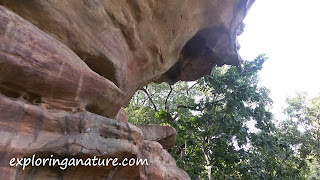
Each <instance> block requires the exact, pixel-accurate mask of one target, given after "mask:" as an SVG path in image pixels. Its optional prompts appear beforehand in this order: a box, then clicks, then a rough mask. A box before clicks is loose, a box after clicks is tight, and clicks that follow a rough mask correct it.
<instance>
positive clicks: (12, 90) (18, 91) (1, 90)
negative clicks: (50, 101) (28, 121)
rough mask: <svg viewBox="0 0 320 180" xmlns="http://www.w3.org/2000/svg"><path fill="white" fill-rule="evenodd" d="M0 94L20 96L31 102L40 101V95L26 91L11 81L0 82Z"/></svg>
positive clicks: (38, 102)
mask: <svg viewBox="0 0 320 180" xmlns="http://www.w3.org/2000/svg"><path fill="white" fill-rule="evenodd" d="M0 94H3V95H5V96H7V97H9V98H13V99H17V98H20V97H22V98H23V99H24V100H26V101H28V102H29V103H31V104H40V103H42V100H41V96H39V95H36V94H33V93H30V92H27V91H25V90H24V89H23V88H21V87H19V86H17V85H14V84H11V83H0Z"/></svg>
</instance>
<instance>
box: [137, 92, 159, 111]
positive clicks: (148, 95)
mask: <svg viewBox="0 0 320 180" xmlns="http://www.w3.org/2000/svg"><path fill="white" fill-rule="evenodd" d="M141 90H142V91H143V92H144V93H146V95H147V97H148V99H149V100H150V102H151V104H152V105H153V108H154V111H156V112H158V108H157V106H156V104H155V103H154V101H153V99H152V98H151V96H150V94H149V93H148V91H147V89H146V88H141Z"/></svg>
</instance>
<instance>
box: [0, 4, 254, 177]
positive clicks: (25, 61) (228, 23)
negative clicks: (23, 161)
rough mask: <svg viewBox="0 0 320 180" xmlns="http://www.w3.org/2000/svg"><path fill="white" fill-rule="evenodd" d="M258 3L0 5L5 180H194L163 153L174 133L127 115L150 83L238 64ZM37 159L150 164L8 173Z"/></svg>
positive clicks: (0, 154)
mask: <svg viewBox="0 0 320 180" xmlns="http://www.w3.org/2000/svg"><path fill="white" fill-rule="evenodd" d="M252 3H253V1H252V0H228V1H226V0H198V1H193V0H175V1H169V0H165V1H155V0H132V1H131V0H130V1H126V0H68V1H60V0H50V1H49V0H32V1H23V0H15V1H12V0H0V135H1V136H0V137H1V139H0V179H188V176H187V174H186V173H185V172H183V171H182V170H180V169H179V168H177V167H176V165H175V162H174V160H173V159H172V157H171V156H170V154H169V153H168V152H167V151H166V150H165V149H163V148H170V147H172V146H173V144H174V139H175V131H174V130H172V129H170V127H169V128H168V127H141V130H142V131H141V130H140V129H139V128H138V127H135V126H133V125H131V124H130V123H128V122H127V117H126V114H125V111H124V110H123V107H124V106H125V105H126V104H127V103H128V102H129V100H130V98H131V97H132V95H133V94H134V92H135V91H136V90H137V89H139V88H141V87H142V86H144V85H146V84H148V83H150V82H152V81H153V82H163V81H166V82H169V83H174V82H176V81H178V80H186V81H187V80H195V79H197V78H199V77H201V76H204V75H206V74H210V72H211V70H212V68H213V67H214V66H220V65H223V64H233V65H237V64H239V63H240V62H241V58H240V57H239V56H238V53H237V50H238V48H239V46H238V44H237V40H236V36H237V35H239V34H240V33H241V32H242V31H243V26H244V25H243V23H242V20H243V18H244V17H245V15H246V13H247V11H248V9H249V8H250V6H251V5H252ZM150 128H153V130H152V131H153V133H151V134H150V133H148V129H150ZM164 132H165V133H164ZM156 141H157V142H156ZM158 142H159V143H158ZM33 154H35V155H37V156H39V157H48V156H50V155H54V156H55V157H58V158H64V157H68V158H72V157H78V158H87V157H93V156H98V157H103V158H107V157H112V158H119V159H123V158H126V157H136V158H147V159H148V160H149V163H150V165H148V166H133V167H113V166H108V167H83V166H77V167H68V168H67V170H64V171H63V170H60V169H59V168H56V167H42V166H41V167H31V166H28V167H27V168H26V169H25V170H22V169H21V167H20V166H18V167H11V166H10V165H9V161H10V159H11V158H13V157H14V158H21V157H31V156H32V155H33Z"/></svg>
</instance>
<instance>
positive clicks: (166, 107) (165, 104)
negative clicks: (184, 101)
mask: <svg viewBox="0 0 320 180" xmlns="http://www.w3.org/2000/svg"><path fill="white" fill-rule="evenodd" d="M169 87H170V92H169V93H168V95H167V98H166V101H165V103H164V108H165V110H166V111H167V112H168V109H169V107H168V106H167V103H168V99H169V96H170V94H171V93H172V90H173V89H172V87H171V85H170V84H169Z"/></svg>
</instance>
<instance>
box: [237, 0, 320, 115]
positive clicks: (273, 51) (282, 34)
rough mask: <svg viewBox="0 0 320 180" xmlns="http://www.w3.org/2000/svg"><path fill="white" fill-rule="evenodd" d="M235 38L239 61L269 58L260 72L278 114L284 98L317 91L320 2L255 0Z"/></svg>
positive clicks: (305, 0) (319, 58) (319, 70)
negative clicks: (243, 25)
mask: <svg viewBox="0 0 320 180" xmlns="http://www.w3.org/2000/svg"><path fill="white" fill-rule="evenodd" d="M244 23H245V24H246V27H245V30H244V33H243V34H242V35H241V36H240V37H238V40H239V43H240V45H241V49H240V54H241V56H242V58H243V59H246V60H252V59H254V58H255V57H256V56H257V55H259V54H261V53H266V54H267V56H268V57H269V59H268V60H267V61H266V62H265V64H264V68H263V70H262V71H261V73H260V77H261V83H262V84H263V85H264V86H266V87H268V88H269V89H270V90H271V94H270V95H271V98H272V99H273V100H274V110H273V111H274V112H275V113H276V115H278V116H279V115H280V112H281V111H282V108H283V107H284V106H285V98H286V96H288V95H289V96H293V95H294V94H295V92H296V91H306V92H308V93H309V95H312V96H315V95H317V94H318V93H319V92H320V82H319V79H320V44H319V43H320V0H256V2H255V3H254V4H253V6H252V7H251V9H250V11H249V13H248V14H247V17H246V19H245V20H244Z"/></svg>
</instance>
